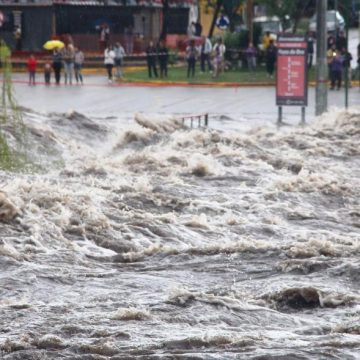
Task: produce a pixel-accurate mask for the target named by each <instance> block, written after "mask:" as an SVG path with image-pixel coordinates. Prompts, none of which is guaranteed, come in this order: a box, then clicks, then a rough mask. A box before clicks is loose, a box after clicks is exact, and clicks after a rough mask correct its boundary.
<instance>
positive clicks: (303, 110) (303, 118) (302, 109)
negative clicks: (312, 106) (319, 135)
mask: <svg viewBox="0 0 360 360" xmlns="http://www.w3.org/2000/svg"><path fill="white" fill-rule="evenodd" d="M301 125H305V106H302V107H301Z"/></svg>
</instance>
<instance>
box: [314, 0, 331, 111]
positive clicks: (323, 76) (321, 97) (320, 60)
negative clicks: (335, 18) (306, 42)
mask: <svg viewBox="0 0 360 360" xmlns="http://www.w3.org/2000/svg"><path fill="white" fill-rule="evenodd" d="M326 11H327V0H317V3H316V22H317V25H316V26H317V29H316V33H317V42H316V52H317V54H316V64H317V67H316V93H315V97H316V107H315V108H316V110H315V111H316V115H317V116H319V115H321V114H322V113H324V112H326V111H327V97H328V67H327V62H326Z"/></svg>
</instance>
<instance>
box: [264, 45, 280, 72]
mask: <svg viewBox="0 0 360 360" xmlns="http://www.w3.org/2000/svg"><path fill="white" fill-rule="evenodd" d="M276 54H277V49H276V46H275V45H274V40H272V39H271V40H270V45H269V46H268V48H267V50H266V71H267V73H268V76H269V77H271V78H272V77H273V76H274V70H275V63H276Z"/></svg>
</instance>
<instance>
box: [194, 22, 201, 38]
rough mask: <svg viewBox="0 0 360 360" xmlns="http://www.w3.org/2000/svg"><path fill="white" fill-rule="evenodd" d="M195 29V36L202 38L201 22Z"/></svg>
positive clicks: (196, 24)
mask: <svg viewBox="0 0 360 360" xmlns="http://www.w3.org/2000/svg"><path fill="white" fill-rule="evenodd" d="M194 28H195V36H201V33H202V25H201V23H200V22H199V20H198V21H197V22H196V23H195V24H194Z"/></svg>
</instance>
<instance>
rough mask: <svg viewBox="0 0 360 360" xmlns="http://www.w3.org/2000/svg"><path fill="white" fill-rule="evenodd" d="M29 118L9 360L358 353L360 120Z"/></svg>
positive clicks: (16, 227)
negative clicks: (233, 123) (232, 124)
mask: <svg viewBox="0 0 360 360" xmlns="http://www.w3.org/2000/svg"><path fill="white" fill-rule="evenodd" d="M24 117H25V123H26V126H27V128H28V140H27V141H28V149H29V150H28V154H27V156H28V158H29V159H30V160H31V162H32V164H33V166H31V167H30V169H32V170H27V171H26V172H21V173H16V174H14V173H10V172H4V171H2V172H1V180H0V191H1V192H0V218H1V221H2V222H1V226H0V271H1V275H0V276H1V287H0V317H1V327H0V359H4V360H15V359H16V360H40V359H71V360H80V359H82V360H85V359H86V360H93V359H94V360H95V359H96V360H105V359H111V360H116V359H143V360H145V359H147V360H155V359H168V360H170V359H182V360H185V359H188V360H190V359H192V360H195V359H196V360H208V359H216V360H218V359H224V360H225V359H253V360H255V359H257V360H260V359H261V360H268V359H276V360H278V359H284V360H285V359H308V360H311V359H341V360H343V359H359V358H360V357H359V354H360V256H359V255H360V236H359V233H360V203H359V195H360V145H359V144H360V114H359V113H356V112H355V111H353V112H350V113H344V112H337V113H334V114H332V115H329V114H328V115H326V116H324V117H323V118H320V119H318V120H317V121H316V123H314V124H312V125H311V126H308V127H304V128H290V127H289V128H282V129H280V130H277V129H275V128H264V127H262V128H255V129H252V130H251V131H249V132H246V133H241V132H233V131H225V130H223V131H216V130H211V129H207V130H205V129H189V128H186V127H185V126H184V125H183V124H182V123H179V122H177V121H176V120H175V119H171V118H165V117H157V118H149V117H145V116H143V115H136V116H135V121H133V122H132V123H129V124H127V125H124V124H119V122H118V121H117V119H112V118H105V119H95V118H88V117H86V116H84V115H81V114H79V113H69V114H57V113H52V114H42V113H35V112H32V111H25V115H24ZM7 131H8V134H7V135H8V136H9V137H11V129H7Z"/></svg>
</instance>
